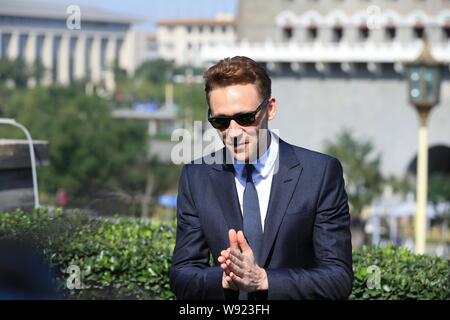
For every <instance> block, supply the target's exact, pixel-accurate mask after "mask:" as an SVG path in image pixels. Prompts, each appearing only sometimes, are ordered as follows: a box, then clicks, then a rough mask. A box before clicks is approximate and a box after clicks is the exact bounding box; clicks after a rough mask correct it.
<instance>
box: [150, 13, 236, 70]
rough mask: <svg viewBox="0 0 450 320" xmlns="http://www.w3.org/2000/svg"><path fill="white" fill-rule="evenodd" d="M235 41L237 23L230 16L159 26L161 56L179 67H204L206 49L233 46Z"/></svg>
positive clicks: (166, 21)
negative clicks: (203, 56) (202, 54)
mask: <svg viewBox="0 0 450 320" xmlns="http://www.w3.org/2000/svg"><path fill="white" fill-rule="evenodd" d="M235 40H236V30H235V20H234V18H230V17H225V16H224V17H221V16H218V17H217V18H214V19H173V20H160V21H159V22H158V24H157V41H158V52H159V56H160V57H161V58H163V59H165V60H172V61H174V62H175V64H176V65H194V66H201V65H202V64H203V61H202V59H201V57H200V51H201V49H202V48H203V47H204V46H209V47H214V46H218V45H225V46H226V45H233V44H234V42H235Z"/></svg>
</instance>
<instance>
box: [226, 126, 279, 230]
mask: <svg viewBox="0 0 450 320" xmlns="http://www.w3.org/2000/svg"><path fill="white" fill-rule="evenodd" d="M269 132H270V131H269ZM278 149H279V143H278V137H274V134H272V132H270V145H269V148H267V150H266V152H264V154H263V155H262V156H261V157H260V158H259V159H258V160H257V161H256V163H255V164H253V165H254V167H255V170H253V174H252V178H253V183H254V184H255V187H256V192H257V193H258V201H259V210H260V214H261V226H262V228H263V231H264V220H265V219H266V215H267V208H268V206H269V198H270V189H271V187H272V178H273V173H274V168H275V162H276V159H277V157H278ZM233 166H234V169H235V176H234V179H235V182H236V190H237V194H238V199H239V204H240V207H241V213H242V214H243V212H244V209H243V203H244V190H245V185H246V184H247V178H246V177H245V173H244V168H245V163H240V162H235V163H233Z"/></svg>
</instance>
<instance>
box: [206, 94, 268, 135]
mask: <svg viewBox="0 0 450 320" xmlns="http://www.w3.org/2000/svg"><path fill="white" fill-rule="evenodd" d="M268 102H269V99H264V100H263V102H261V104H260V105H259V106H258V108H256V110H255V111H253V112H248V113H240V114H236V115H234V116H232V117H211V108H208V121H209V123H211V125H212V126H213V127H214V128H216V129H226V128H228V127H229V126H230V122H231V120H234V121H236V122H237V123H238V124H240V125H241V126H244V127H247V126H251V125H253V124H254V123H255V120H256V114H257V113H258V112H259V111H260V110H261V109H262V108H264V107H265V106H267V104H268Z"/></svg>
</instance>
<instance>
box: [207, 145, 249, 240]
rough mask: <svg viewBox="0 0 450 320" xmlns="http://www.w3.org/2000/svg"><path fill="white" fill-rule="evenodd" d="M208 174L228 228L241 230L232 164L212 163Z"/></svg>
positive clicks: (240, 217)
mask: <svg viewBox="0 0 450 320" xmlns="http://www.w3.org/2000/svg"><path fill="white" fill-rule="evenodd" d="M224 152H225V151H224ZM209 176H210V178H211V183H212V188H213V190H214V193H215V195H216V198H217V201H218V202H219V206H220V208H221V209H222V213H223V215H224V217H225V220H226V222H227V225H228V229H235V230H236V231H238V230H242V227H243V225H242V214H241V209H240V206H239V198H238V195H237V190H236V184H235V180H234V168H233V165H231V164H213V165H211V169H210V170H209ZM228 229H227V231H228ZM227 234H228V233H227ZM227 238H228V236H227Z"/></svg>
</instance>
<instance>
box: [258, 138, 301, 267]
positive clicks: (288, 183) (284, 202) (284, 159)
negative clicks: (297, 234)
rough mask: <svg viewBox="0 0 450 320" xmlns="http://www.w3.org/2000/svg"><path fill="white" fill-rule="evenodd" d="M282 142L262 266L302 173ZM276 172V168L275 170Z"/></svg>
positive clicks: (266, 225)
mask: <svg viewBox="0 0 450 320" xmlns="http://www.w3.org/2000/svg"><path fill="white" fill-rule="evenodd" d="M279 141H280V148H279V153H278V157H279V158H278V161H277V163H276V165H278V171H277V173H276V174H274V176H273V180H272V187H271V191H270V198H269V205H268V208H267V214H266V219H265V222H264V226H265V227H264V237H263V246H262V250H261V257H260V259H258V260H259V261H261V262H262V263H261V265H262V266H264V265H265V264H266V260H267V258H268V257H269V253H270V250H271V248H272V245H273V243H274V241H275V239H276V236H277V234H278V230H279V228H280V225H281V222H282V220H283V217H284V215H285V214H286V209H287V207H288V205H289V203H290V201H291V198H292V195H293V193H294V190H295V187H296V185H297V182H298V179H299V177H300V174H301V172H302V167H301V165H300V161H299V160H298V159H297V156H296V155H295V153H294V150H293V149H292V146H291V145H289V144H287V143H286V142H284V141H282V140H281V139H280V140H279ZM275 170H276V168H275Z"/></svg>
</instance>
